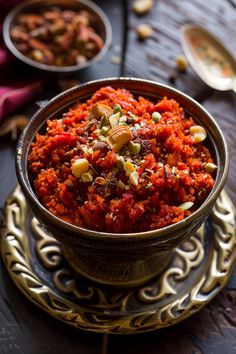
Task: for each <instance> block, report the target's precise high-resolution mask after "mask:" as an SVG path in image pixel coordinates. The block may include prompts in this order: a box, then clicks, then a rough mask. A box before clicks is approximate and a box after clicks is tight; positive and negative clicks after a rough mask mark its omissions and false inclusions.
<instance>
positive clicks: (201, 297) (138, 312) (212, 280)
mask: <svg viewBox="0 0 236 354" xmlns="http://www.w3.org/2000/svg"><path fill="white" fill-rule="evenodd" d="M1 254H2V258H3V261H4V263H5V266H6V268H7V270H8V272H9V274H10V276H11V278H12V279H13V281H14V282H15V284H16V285H17V286H18V288H19V289H20V290H21V291H22V292H23V293H24V294H25V295H26V296H27V297H28V298H29V299H30V300H31V301H33V302H34V303H35V304H36V305H37V306H39V307H41V308H42V309H44V310H45V311H46V312H47V313H49V314H51V315H52V316H54V317H56V318H58V319H60V320H62V321H64V322H66V323H68V324H70V325H73V326H75V327H78V328H81V329H86V330H90V331H96V332H102V333H120V334H122V333H125V334H127V333H139V332H145V331H151V330H154V329H158V328H163V327H166V326H170V325H173V324H175V323H177V322H179V321H182V320H183V319H185V318H187V317H189V316H190V315H192V314H194V313H195V312H196V311H198V310H199V309H201V308H202V307H203V306H205V305H206V304H207V303H208V302H209V301H210V300H211V299H212V298H213V297H214V296H215V295H216V294H217V293H219V291H220V290H221V289H222V288H223V287H224V286H225V284H226V282H227V281H228V279H229V277H230V274H231V271H232V269H233V266H234V264H235V262H236V234H235V212H234V207H233V205H232V203H231V201H230V199H229V197H228V196H227V194H226V193H225V192H224V191H223V192H222V193H221V195H220V197H219V198H218V200H217V202H216V205H215V207H214V210H213V213H212V214H211V217H210V218H209V219H208V220H207V221H206V222H205V224H204V225H202V226H201V228H200V229H199V230H198V231H197V233H196V234H195V235H194V236H192V237H191V238H190V240H188V241H186V242H184V243H183V244H182V245H181V246H179V247H178V248H177V249H176V250H175V252H174V256H173V259H172V261H171V263H170V264H169V266H168V268H167V269H166V270H165V271H164V272H163V273H162V274H161V276H159V277H158V278H156V279H153V280H151V281H149V282H148V283H146V284H145V285H143V286H139V287H136V288H132V289H117V288H116V289H115V288H112V287H108V286H103V285H99V284H96V283H94V282H92V281H90V280H87V279H85V278H83V277H80V276H78V275H75V274H74V272H73V270H72V269H71V268H70V266H69V264H68V263H67V262H66V260H65V258H64V257H63V253H62V247H61V244H60V243H59V242H58V241H56V240H55V239H54V238H52V237H50V236H48V235H47V233H46V232H45V231H44V230H43V228H42V227H41V226H40V224H39V223H38V221H37V220H36V219H35V218H34V217H33V216H32V215H31V212H30V210H29V208H28V205H27V203H26V200H25V198H24V195H23V193H22V192H21V190H20V188H19V187H17V188H16V189H15V190H14V192H13V193H12V195H11V196H10V197H9V198H8V200H7V202H6V205H5V218H4V228H3V229H2V232H1Z"/></svg>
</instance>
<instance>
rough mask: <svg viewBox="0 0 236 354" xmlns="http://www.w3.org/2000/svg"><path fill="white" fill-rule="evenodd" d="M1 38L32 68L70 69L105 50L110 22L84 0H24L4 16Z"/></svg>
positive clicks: (87, 62)
mask: <svg viewBox="0 0 236 354" xmlns="http://www.w3.org/2000/svg"><path fill="white" fill-rule="evenodd" d="M4 39H5V42H6V45H7V46H8V48H9V50H10V51H11V52H12V53H13V54H14V55H15V56H16V57H17V58H18V59H20V60H22V61H23V62H25V63H27V64H29V65H31V66H33V67H35V68H38V69H41V70H44V71H47V72H54V73H70V72H72V73H73V72H75V71H77V70H79V69H82V68H85V67H87V66H88V65H90V64H91V63H93V62H95V61H97V60H98V59H99V58H101V56H102V55H103V54H104V53H105V52H106V50H107V49H108V47H109V44H110V41H111V26H110V23H109V21H108V19H107V17H106V16H105V14H104V13H103V12H102V11H101V10H100V9H99V8H98V7H97V6H96V5H95V4H93V3H91V2H90V1H88V0H83V1H76V0H70V1H62V0H58V1H42V0H28V1H27V2H24V3H23V4H20V5H18V6H17V7H15V8H14V9H13V10H12V11H11V12H10V13H9V14H8V16H7V17H6V20H5V22H4Z"/></svg>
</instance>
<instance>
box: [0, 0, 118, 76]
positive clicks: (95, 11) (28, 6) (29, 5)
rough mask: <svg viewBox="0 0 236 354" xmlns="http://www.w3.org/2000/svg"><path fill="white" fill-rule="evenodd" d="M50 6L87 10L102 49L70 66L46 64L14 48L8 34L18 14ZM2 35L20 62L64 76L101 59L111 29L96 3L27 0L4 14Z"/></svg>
mask: <svg viewBox="0 0 236 354" xmlns="http://www.w3.org/2000/svg"><path fill="white" fill-rule="evenodd" d="M52 7H59V8H61V9H63V10H73V11H76V12H78V11H81V10H82V11H87V12H89V13H90V14H91V15H92V16H93V18H94V28H95V30H96V33H97V34H99V36H100V37H101V38H102V39H103V41H104V45H103V47H102V49H101V50H100V51H99V52H98V53H97V54H96V55H95V56H94V57H92V58H91V59H89V60H86V61H85V62H83V63H79V64H75V65H70V66H55V65H47V64H44V63H40V62H38V61H36V60H33V59H30V58H28V57H27V56H26V55H24V54H23V53H22V52H20V51H19V50H18V49H17V48H16V46H15V44H14V42H13V40H12V38H11V35H10V31H11V28H12V27H13V26H14V25H15V24H16V23H17V18H18V16H20V15H22V14H26V13H39V12H42V11H43V10H44V9H45V10H46V9H50V8H52ZM3 37H4V41H5V43H6V45H7V47H8V49H9V50H10V51H11V53H12V54H13V55H14V56H15V57H16V58H18V59H19V60H20V61H21V62H23V63H25V64H27V65H29V66H31V67H33V68H34V69H37V70H40V71H42V72H45V73H47V74H56V75H63V76H66V75H72V74H75V73H77V72H78V71H79V70H81V69H84V68H86V67H88V66H90V65H92V64H93V63H95V62H97V61H98V60H99V59H101V58H102V57H103V55H104V54H105V53H106V52H107V50H108V49H109V46H110V44H111V38H112V30H111V25H110V22H109V20H108V18H107V16H106V15H105V13H104V12H103V11H102V10H101V9H100V8H99V7H98V6H97V5H96V4H94V3H93V2H91V1H89V0H27V1H24V2H23V3H21V4H19V5H18V6H16V7H14V8H13V9H12V10H11V11H10V12H9V13H8V15H7V16H6V18H5V21H4V24H3Z"/></svg>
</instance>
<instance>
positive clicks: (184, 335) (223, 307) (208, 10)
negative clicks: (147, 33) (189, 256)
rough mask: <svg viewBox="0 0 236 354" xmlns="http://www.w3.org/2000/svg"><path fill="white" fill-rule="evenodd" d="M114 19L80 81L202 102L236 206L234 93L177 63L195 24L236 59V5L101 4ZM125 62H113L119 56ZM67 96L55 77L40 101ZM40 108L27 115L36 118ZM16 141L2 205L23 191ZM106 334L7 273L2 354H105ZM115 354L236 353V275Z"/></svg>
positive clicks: (3, 145)
mask: <svg viewBox="0 0 236 354" xmlns="http://www.w3.org/2000/svg"><path fill="white" fill-rule="evenodd" d="M95 2H96V3H97V4H98V5H100V6H101V7H102V8H103V9H104V11H105V12H106V13H107V15H108V17H109V19H110V21H111V23H112V27H113V41H112V46H111V48H110V50H109V51H108V53H107V54H106V56H105V57H104V58H103V59H102V60H101V62H100V63H97V64H95V65H94V66H93V67H91V68H89V69H86V70H84V71H83V72H81V73H80V74H78V77H77V79H78V80H79V81H80V82H85V81H89V80H92V79H98V78H102V77H114V76H132V77H141V78H145V79H152V80H154V81H159V82H164V83H167V84H170V76H173V73H174V75H175V76H176V80H175V83H172V85H173V86H174V87H176V88H178V89H180V90H182V91H184V92H185V93H187V94H189V95H191V96H192V97H194V98H196V99H197V100H198V101H199V102H201V103H202V104H203V106H204V107H205V108H207V109H208V110H209V112H210V113H212V114H213V116H214V117H215V119H216V120H217V122H218V123H219V125H220V127H221V128H222V130H223V132H224V134H225V137H226V140H227V143H228V147H229V152H230V173H229V178H228V182H227V186H226V189H227V191H228V193H229V195H230V197H231V199H232V201H233V202H234V204H235V203H236V184H235V178H236V153H235V151H236V128H235V127H236V113H235V112H236V99H235V93H233V92H216V91H214V90H212V89H210V88H208V87H206V85H205V84H204V83H203V82H202V81H200V79H199V78H198V77H197V76H196V75H195V74H194V72H193V71H192V70H191V68H188V70H187V73H186V74H183V73H182V74H181V73H177V72H176V70H175V59H176V56H177V55H178V54H181V53H182V49H181V45H180V32H179V29H180V27H181V26H182V25H184V24H186V23H189V22H195V23H198V24H201V25H203V26H204V27H206V28H207V29H209V30H210V31H212V32H213V33H214V34H215V35H216V36H217V37H218V38H220V39H221V40H222V41H223V42H224V44H225V45H226V47H227V48H228V49H229V50H231V52H232V53H233V54H234V56H236V40H235V37H236V2H235V1H233V0H207V1H206V0H181V1H176V0H157V1H155V5H154V8H153V10H152V11H151V12H150V13H149V14H147V15H145V16H143V17H137V16H136V15H135V14H134V13H133V11H132V10H131V4H132V1H109V0H99V1H98V0H97V1H95ZM139 23H148V24H150V25H151V26H152V27H153V29H154V35H153V37H152V38H150V39H148V40H147V41H145V42H143V43H141V42H139V41H138V40H137V36H136V31H135V29H136V26H137V24H139ZM114 56H116V57H120V58H121V63H120V64H114V63H112V57H114ZM59 92H60V88H59V86H58V82H57V81H56V80H55V79H50V80H48V81H47V82H46V84H45V85H44V88H43V91H42V93H41V95H39V97H37V99H36V100H39V99H46V98H50V97H53V96H54V95H55V94H57V93H59ZM36 109H37V105H36V104H35V103H33V102H32V103H31V104H29V105H27V106H26V107H23V108H22V110H21V111H20V112H17V113H19V114H23V113H25V114H32V113H33V112H35V111H36ZM14 154H15V143H14V142H11V140H10V137H9V136H8V137H7V138H5V139H1V142H0V206H1V207H3V205H4V201H5V199H6V197H7V196H8V195H9V193H10V191H11V190H12V189H13V187H14V186H15V184H16V183H17V182H16V177H15V168H14ZM103 339H104V336H103V335H101V334H95V333H89V332H85V331H81V330H78V329H75V328H72V327H69V326H67V325H65V324H63V323H61V322H59V321H57V320H55V319H53V318H51V317H50V316H49V315H47V314H46V313H44V312H43V311H42V310H40V309H38V308H37V307H36V306H35V305H33V304H32V303H31V302H30V301H29V300H27V299H26V298H25V297H24V296H23V295H22V294H21V293H20V291H19V290H18V289H17V288H16V286H15V285H14V284H13V283H12V281H11V280H10V278H9V276H8V274H7V271H6V270H5V268H4V266H3V265H2V264H1V268H0V354H1V353H9V354H10V353H12V354H13V353H27V354H28V353H29V354H31V353H32V354H41V353H42V354H44V353H48V354H49V353H50V354H51V353H58V354H60V353H63V354H64V353H66V354H71V353H82V354H94V353H102V345H103ZM107 352H108V353H112V354H113V353H114V354H116V353H117V354H118V353H119V354H120V353H127V354H134V353H135V354H137V353H138V354H142V353H145V354H154V353H155V354H157V353H164V354H172V353H176V354H180V353H181V354H190V353H196V354H198V353H206V354H208V353H216V354H218V353H219V354H231V353H232V354H233V353H235V352H236V271H234V272H233V275H232V277H231V280H230V281H229V283H228V285H227V286H226V288H225V289H224V290H223V291H222V292H221V293H220V294H219V295H218V296H217V297H216V298H215V299H214V300H213V301H212V302H211V303H210V304H209V305H208V306H206V307H205V308H204V309H203V310H201V311H200V312H199V313H197V314H196V315H194V316H193V317H191V318H190V319H188V320H185V321H183V322H182V323H180V324H178V325H175V326H173V327H170V328H166V329H163V330H158V331H155V332H151V333H147V334H139V335H132V336H112V335H109V336H108V348H107Z"/></svg>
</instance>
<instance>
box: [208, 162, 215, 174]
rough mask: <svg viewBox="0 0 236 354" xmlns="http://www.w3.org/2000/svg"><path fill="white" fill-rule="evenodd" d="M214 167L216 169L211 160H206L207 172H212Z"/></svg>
mask: <svg viewBox="0 0 236 354" xmlns="http://www.w3.org/2000/svg"><path fill="white" fill-rule="evenodd" d="M216 169H217V166H216V165H215V164H214V163H212V162H207V164H206V171H207V172H208V173H212V172H214V171H215V170H216Z"/></svg>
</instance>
